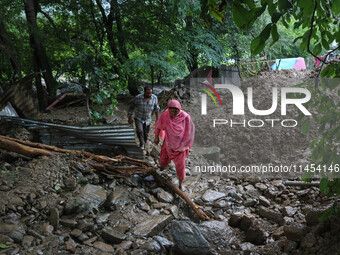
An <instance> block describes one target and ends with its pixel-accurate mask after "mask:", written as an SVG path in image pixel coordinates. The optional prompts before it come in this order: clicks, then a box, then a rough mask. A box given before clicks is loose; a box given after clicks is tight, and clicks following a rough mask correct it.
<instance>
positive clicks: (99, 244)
mask: <svg viewBox="0 0 340 255" xmlns="http://www.w3.org/2000/svg"><path fill="white" fill-rule="evenodd" d="M93 247H94V248H96V249H98V250H101V251H104V252H114V248H113V247H112V245H109V244H106V243H103V242H95V243H94V244H93Z"/></svg>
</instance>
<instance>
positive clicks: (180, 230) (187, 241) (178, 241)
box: [172, 221, 211, 255]
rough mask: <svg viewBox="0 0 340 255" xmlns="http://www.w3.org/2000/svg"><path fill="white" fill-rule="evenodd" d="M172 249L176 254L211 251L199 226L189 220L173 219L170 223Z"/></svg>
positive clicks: (202, 253) (194, 253)
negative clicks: (172, 241)
mask: <svg viewBox="0 0 340 255" xmlns="http://www.w3.org/2000/svg"><path fill="white" fill-rule="evenodd" d="M172 237H173V240H174V250H175V252H177V253H178V254H187V255H191V254H192V255H196V254H200V255H205V254H210V253H211V248H210V244H209V242H208V241H207V240H206V239H205V238H204V236H203V235H202V233H201V232H200V230H199V228H198V227H197V226H196V225H195V224H194V223H193V222H190V221H174V222H173V223H172Z"/></svg>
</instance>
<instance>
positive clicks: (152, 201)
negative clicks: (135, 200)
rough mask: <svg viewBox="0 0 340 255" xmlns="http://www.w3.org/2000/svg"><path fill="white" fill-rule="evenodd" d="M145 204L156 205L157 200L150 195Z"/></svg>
mask: <svg viewBox="0 0 340 255" xmlns="http://www.w3.org/2000/svg"><path fill="white" fill-rule="evenodd" d="M147 202H148V203H149V204H157V203H158V200H157V199H156V198H155V197H154V196H153V195H151V196H150V197H148V199H147Z"/></svg>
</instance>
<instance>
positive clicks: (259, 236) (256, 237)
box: [246, 226, 267, 245]
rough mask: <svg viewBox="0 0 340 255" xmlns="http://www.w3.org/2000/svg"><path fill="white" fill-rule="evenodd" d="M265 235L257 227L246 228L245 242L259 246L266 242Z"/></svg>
mask: <svg viewBox="0 0 340 255" xmlns="http://www.w3.org/2000/svg"><path fill="white" fill-rule="evenodd" d="M266 239H267V236H266V233H265V232H264V231H263V230H262V229H260V228H259V227H258V226H255V227H250V228H248V230H247V232H246V240H247V241H248V242H251V243H253V244H256V245H261V244H264V243H265V242H266Z"/></svg>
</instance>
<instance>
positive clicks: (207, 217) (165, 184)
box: [152, 171, 214, 221]
mask: <svg viewBox="0 0 340 255" xmlns="http://www.w3.org/2000/svg"><path fill="white" fill-rule="evenodd" d="M152 175H153V176H154V177H155V179H156V181H157V182H158V184H160V185H161V186H163V187H164V188H166V189H169V190H171V191H173V192H175V193H176V194H177V195H179V196H180V197H181V198H182V199H183V200H184V201H185V202H186V203H187V204H188V205H189V206H190V207H191V209H193V210H194V212H195V213H196V214H197V215H198V216H199V217H200V219H201V220H205V221H207V220H211V219H212V218H213V217H214V215H213V214H212V213H210V212H208V211H205V210H204V209H203V208H202V207H199V206H198V205H196V204H195V203H194V202H192V201H191V199H190V198H188V196H187V195H186V194H185V193H184V192H183V191H182V190H180V189H179V188H178V187H177V186H176V185H175V184H173V183H172V182H171V181H170V180H169V179H164V178H163V177H162V176H160V175H159V174H158V173H157V172H156V171H154V172H152Z"/></svg>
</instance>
